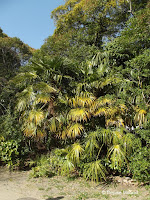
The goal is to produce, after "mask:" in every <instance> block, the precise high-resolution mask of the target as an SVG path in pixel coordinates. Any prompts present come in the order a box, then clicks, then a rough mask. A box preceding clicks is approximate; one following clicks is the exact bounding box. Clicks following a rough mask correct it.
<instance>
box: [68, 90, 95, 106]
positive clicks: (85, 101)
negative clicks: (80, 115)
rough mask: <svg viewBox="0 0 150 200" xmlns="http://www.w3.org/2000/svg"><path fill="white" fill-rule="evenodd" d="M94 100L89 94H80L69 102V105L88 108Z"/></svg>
mask: <svg viewBox="0 0 150 200" xmlns="http://www.w3.org/2000/svg"><path fill="white" fill-rule="evenodd" d="M95 99H96V98H95V97H94V96H93V95H92V94H91V93H87V92H84V93H80V95H79V96H76V97H75V98H72V99H70V100H69V104H70V105H71V106H73V107H77V106H81V107H85V106H86V107H89V106H91V105H92V103H93V101H94V100H95Z"/></svg>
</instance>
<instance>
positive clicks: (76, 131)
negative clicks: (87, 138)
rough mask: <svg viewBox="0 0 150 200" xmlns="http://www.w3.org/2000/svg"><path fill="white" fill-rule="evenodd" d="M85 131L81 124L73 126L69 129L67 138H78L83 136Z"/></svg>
mask: <svg viewBox="0 0 150 200" xmlns="http://www.w3.org/2000/svg"><path fill="white" fill-rule="evenodd" d="M83 131H84V127H83V126H82V125H81V124H79V123H76V124H73V125H71V126H70V127H69V128H68V131H67V136H68V137H69V138H76V137H77V136H79V135H81V133H82V132H83Z"/></svg>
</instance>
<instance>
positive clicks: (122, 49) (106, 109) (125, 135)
mask: <svg viewBox="0 0 150 200" xmlns="http://www.w3.org/2000/svg"><path fill="white" fill-rule="evenodd" d="M149 10H150V2H149V1H148V0H143V1H140V0H132V1H130V0H129V1H122V0H120V1H114V0H107V1H104V0H101V1H100V0H67V1H65V3H64V5H62V6H59V7H58V8H56V9H55V10H54V11H53V12H52V15H51V16H52V18H53V19H54V21H55V23H56V29H55V32H54V34H53V35H52V36H50V37H48V38H47V39H46V41H45V43H44V44H43V45H42V47H41V48H40V49H39V50H33V49H31V48H30V47H28V46H27V45H25V44H23V43H22V42H21V41H20V40H19V39H18V38H10V37H8V36H7V35H5V34H4V33H3V32H2V30H0V76H1V77H0V91H1V101H0V109H1V110H0V113H1V118H0V121H1V125H0V142H1V144H0V150H1V151H0V161H1V164H7V165H9V166H11V167H15V166H16V167H23V166H27V165H29V166H31V165H34V167H33V176H42V175H48V176H51V175H54V174H62V175H67V176H82V177H84V178H85V179H90V180H93V181H99V180H103V179H104V180H106V178H107V176H109V175H111V174H113V175H115V174H120V175H123V176H131V177H134V178H135V179H137V180H138V181H142V182H145V183H147V182H148V180H149V178H150V168H149V166H150V163H149V155H150V150H149V145H150V112H149V108H150V95H149V94H150V12H149Z"/></svg>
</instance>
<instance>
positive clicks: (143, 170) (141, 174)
mask: <svg viewBox="0 0 150 200" xmlns="http://www.w3.org/2000/svg"><path fill="white" fill-rule="evenodd" d="M149 156H150V149H148V148H147V147H143V148H139V149H138V150H137V151H136V152H135V153H134V154H133V156H132V157H131V163H130V169H131V172H132V174H133V178H135V179H136V180H138V181H139V182H144V183H148V182H149V180H150V163H149Z"/></svg>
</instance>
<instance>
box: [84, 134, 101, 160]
mask: <svg viewBox="0 0 150 200" xmlns="http://www.w3.org/2000/svg"><path fill="white" fill-rule="evenodd" d="M95 149H99V143H98V134H97V132H96V131H94V132H91V133H90V134H89V135H88V137H87V141H86V146H85V152H86V154H87V156H90V157H92V156H93V155H94V150H95Z"/></svg>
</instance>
